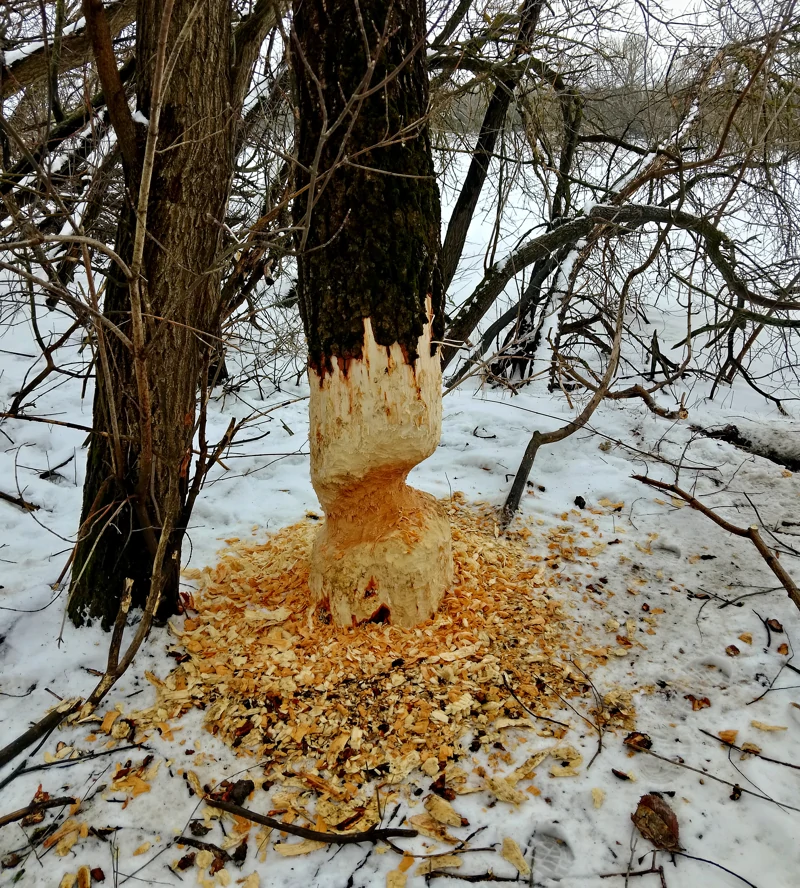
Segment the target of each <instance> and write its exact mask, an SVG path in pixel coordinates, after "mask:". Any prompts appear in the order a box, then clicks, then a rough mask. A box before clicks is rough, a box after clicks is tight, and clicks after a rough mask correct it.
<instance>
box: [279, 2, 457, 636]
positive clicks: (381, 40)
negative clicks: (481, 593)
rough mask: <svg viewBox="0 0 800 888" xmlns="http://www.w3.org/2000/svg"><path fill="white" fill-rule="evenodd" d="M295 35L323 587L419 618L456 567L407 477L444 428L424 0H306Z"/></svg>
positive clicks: (389, 617)
mask: <svg viewBox="0 0 800 888" xmlns="http://www.w3.org/2000/svg"><path fill="white" fill-rule="evenodd" d="M359 12H360V15H361V18H362V22H359V15H358V14H359ZM365 43H368V44H369V49H368V50H367V48H366V47H365ZM292 48H293V65H294V73H295V78H296V82H297V88H298V104H299V115H298V133H297V144H298V154H299V157H298V159H299V167H298V168H299V170H300V171H301V172H300V173H299V174H298V183H297V185H298V188H303V186H306V187H307V191H306V192H305V197H304V198H303V199H300V200H297V201H296V202H295V208H294V212H295V219H296V222H297V223H298V225H299V226H301V227H302V230H303V236H302V239H301V244H300V247H301V251H300V258H299V269H298V271H299V274H298V294H299V299H300V311H301V314H302V318H303V323H304V327H305V331H306V336H307V339H308V347H309V370H308V374H309V382H310V387H311V404H310V420H311V430H310V439H311V477H312V482H313V484H314V489H315V490H316V492H317V495H318V496H319V499H320V502H321V503H322V506H323V508H324V510H325V513H326V516H327V521H326V524H325V526H324V527H323V528H322V530H321V531H320V533H319V536H318V537H317V540H316V542H315V545H314V550H313V554H312V564H311V581H310V582H311V591H312V594H313V596H314V599H315V600H316V601H318V602H321V603H326V604H327V605H328V606H329V608H330V611H331V614H332V616H333V619H334V620H335V622H336V623H338V624H340V625H350V624H352V623H359V622H362V621H366V620H386V621H391V622H392V623H395V624H398V625H402V626H413V625H415V624H417V623H419V622H421V621H423V620H426V619H428V618H430V617H431V616H432V614H433V613H434V612H435V611H436V609H437V607H438V605H439V603H440V601H441V599H442V596H443V594H444V592H445V590H446V589H447V587H448V586H449V584H450V582H451V579H452V553H451V537H450V527H449V523H448V521H447V517H446V515H445V514H444V511H443V510H442V509H441V507H440V506H439V504H438V503H437V502H436V500H435V499H434V498H433V497H432V496H430V495H428V494H425V493H422V492H420V491H418V490H414V489H413V488H411V487H409V486H408V485H407V484H406V478H407V476H408V473H409V472H410V471H411V469H412V468H413V467H414V466H415V465H417V464H418V463H420V462H421V461H422V460H424V459H425V458H426V457H428V456H429V455H430V454H431V453H433V451H434V450H435V448H436V446H437V443H438V441H439V436H440V433H441V371H440V369H439V348H438V345H437V342H438V341H439V340H440V339H441V336H442V332H443V316H442V288H441V280H440V274H439V269H438V265H437V262H438V254H439V221H440V210H439V195H438V190H437V187H436V182H435V179H434V170H433V163H432V159H431V151H430V141H429V138H428V132H427V124H426V120H425V117H426V112H427V105H428V95H427V72H426V70H425V4H424V0H399V2H397V0H395V2H391V0H369V2H362V3H361V4H360V5H358V4H355V3H353V2H352V0H333V2H325V0H295V4H294V32H293V44H292Z"/></svg>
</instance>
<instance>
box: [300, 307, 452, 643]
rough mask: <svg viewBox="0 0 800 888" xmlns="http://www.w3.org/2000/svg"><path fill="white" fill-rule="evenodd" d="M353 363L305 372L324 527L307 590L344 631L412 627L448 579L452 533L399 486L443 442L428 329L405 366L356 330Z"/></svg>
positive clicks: (368, 331)
mask: <svg viewBox="0 0 800 888" xmlns="http://www.w3.org/2000/svg"><path fill="white" fill-rule="evenodd" d="M364 327H365V329H364V347H363V355H362V358H361V359H360V360H356V359H353V360H350V361H348V362H347V363H346V364H345V363H344V362H341V361H339V360H336V361H335V363H334V367H333V371H332V372H329V373H325V375H324V376H323V377H320V376H318V375H317V373H316V371H315V370H314V369H313V368H311V369H310V370H309V381H310V385H311V400H310V421H311V431H310V443H311V479H312V482H313V484H314V489H315V490H316V492H317V495H318V497H319V499H320V502H321V503H322V506H323V508H324V510H325V513H326V516H327V522H326V524H325V525H324V526H323V527H322V529H321V530H320V533H319V535H318V537H317V540H316V542H315V545H314V550H313V553H312V560H311V577H310V586H311V591H312V594H313V596H314V598H315V600H317V601H320V602H322V601H324V602H326V603H327V604H328V606H329V607H330V611H331V614H332V616H333V619H334V621H335V622H336V623H337V624H339V625H342V626H349V625H351V624H353V623H361V622H364V621H365V620H369V619H373V618H376V617H378V618H381V617H382V618H386V619H388V620H390V621H391V622H392V623H395V624H397V625H401V626H414V625H416V624H418V623H420V622H423V621H425V620H427V619H429V618H430V617H431V616H432V615H433V614H434V613H435V611H436V609H437V607H438V606H439V603H440V602H441V599H442V596H443V595H444V592H445V590H446V589H447V588H448V587H449V586H450V584H451V582H452V575H453V566H452V565H453V557H452V551H451V540H450V525H449V522H448V520H447V517H446V515H445V514H444V512H443V510H442V508H441V506H440V505H439V504H438V503H437V502H436V500H435V499H434V498H433V497H432V496H430V495H429V494H426V493H422V492H421V491H418V490H414V489H413V488H411V487H409V486H408V485H407V484H406V478H407V476H408V473H409V472H410V471H411V469H412V468H413V467H414V466H415V465H417V464H418V463H420V462H422V460H424V459H426V458H427V457H428V456H430V455H431V453H433V452H434V450H435V449H436V446H437V444H438V442H439V438H440V435H441V424H442V400H441V370H440V368H439V355H438V353H437V352H436V351H434V352H433V353H432V352H431V347H430V337H431V333H430V324H428V325H426V327H425V331H424V333H423V335H422V336H421V337H420V342H419V348H418V355H419V357H418V358H417V360H416V361H415V362H414V363H413V365H410V364H409V363H407V361H406V360H405V356H404V354H403V351H402V349H401V348H400V346H399V345H397V344H395V345H393V346H392V347H391V348H388V349H387V348H385V347H383V346H379V345H378V344H377V343H376V342H375V338H374V336H373V333H372V327H371V324H370V321H369V319H367V320H366V321H365V324H364Z"/></svg>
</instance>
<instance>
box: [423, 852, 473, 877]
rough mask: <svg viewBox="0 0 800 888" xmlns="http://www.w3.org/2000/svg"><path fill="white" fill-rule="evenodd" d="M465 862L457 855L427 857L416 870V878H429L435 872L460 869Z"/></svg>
mask: <svg viewBox="0 0 800 888" xmlns="http://www.w3.org/2000/svg"><path fill="white" fill-rule="evenodd" d="M462 863H463V860H462V859H461V858H460V857H459V856H458V855H456V854H440V855H438V856H436V857H426V858H425V860H423V861H422V862H421V863H420V864H419V866H418V867H417V868H416V869H415V870H414V875H415V876H427V875H428V873H432V872H433V871H434V870H443V869H458V868H459V867H460V866H461V864H462Z"/></svg>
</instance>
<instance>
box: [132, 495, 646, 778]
mask: <svg viewBox="0 0 800 888" xmlns="http://www.w3.org/2000/svg"><path fill="white" fill-rule="evenodd" d="M446 506H447V509H448V512H449V516H450V521H451V524H452V528H453V554H454V559H455V577H456V579H455V583H454V588H453V589H452V591H451V592H450V593H449V594H448V595H447V596H446V598H445V600H444V602H443V604H442V606H441V609H440V611H439V613H438V614H437V616H436V617H435V618H434V620H432V621H431V622H430V623H428V624H425V625H424V626H422V627H419V628H416V629H401V628H398V627H395V626H392V625H382V624H367V625H362V626H359V627H357V628H352V629H341V628H337V627H335V626H333V625H331V624H330V619H329V616H328V615H327V613H325V612H324V611H323V610H321V609H313V608H311V607H310V606H309V601H310V595H309V591H308V562H309V553H310V549H311V543H312V540H313V537H314V535H315V533H316V532H317V529H318V527H319V518H318V516H314V515H311V514H310V515H309V516H308V517H307V519H306V520H305V521H303V522H300V523H298V524H294V525H292V526H291V527H286V528H284V529H282V530H280V531H278V532H277V533H275V534H273V535H272V536H270V537H269V538H268V539H267V540H266V542H263V543H255V542H253V541H249V542H245V541H241V540H227V541H226V542H227V544H228V546H229V548H228V549H227V550H226V551H225V552H224V553H223V555H222V557H221V560H220V561H219V563H218V564H217V565H216V566H215V567H212V568H206V569H205V570H203V571H193V572H190V573H189V574H188V576H189V577H190V579H192V580H195V581H196V584H197V591H196V592H195V593H194V600H193V610H190V611H189V613H188V615H187V617H186V619H184V620H179V621H177V622H176V623H175V625H173V626H172V629H173V632H174V634H175V635H176V636H177V639H178V642H179V644H178V645H177V646H176V647H175V648H174V649H173V654H174V655H175V656H176V657H177V659H178V661H179V663H178V665H177V666H176V668H175V670H174V671H173V672H172V673H171V674H170V675H169V676H167V677H166V679H164V680H161V679H158V678H156V677H155V676H153V675H148V677H149V678H150V680H151V681H152V682H153V683H154V684H155V685H156V687H157V690H158V702H157V704H156V705H155V706H154V707H153V708H152V709H150V710H148V711H147V712H145V713H138V714H137V720H138V723H139V726H140V727H145V728H146V727H147V726H148V725H150V726H164V727H167V723H168V722H169V721H170V720H172V719H175V718H177V717H180V716H181V715H182V714H184V713H185V712H187V711H188V710H190V709H191V708H192V707H199V708H201V709H203V710H204V711H205V715H204V721H205V727H206V729H207V730H208V731H209V732H210V733H212V734H214V735H216V736H217V737H219V738H221V739H223V740H224V741H225V742H226V743H228V744H230V745H231V746H232V747H234V748H236V749H237V750H238V751H240V752H241V753H246V754H248V755H254V756H258V757H260V758H261V759H264V760H267V761H268V762H270V763H272V767H273V769H274V770H277V771H281V770H283V771H285V772H286V773H291V771H292V769H296V768H302V769H305V772H308V771H313V772H314V773H317V774H320V775H321V774H327V775H328V777H329V778H332V779H334V780H335V781H336V782H337V783H339V781H342V780H345V781H347V782H348V783H350V784H351V785H353V784H356V783H357V784H359V785H361V784H363V783H364V782H366V781H369V780H371V779H381V780H382V781H383V782H384V783H399V782H401V781H402V780H403V779H404V778H405V777H406V776H407V775H408V774H409V773H410V772H411V771H413V770H414V769H415V768H420V769H421V770H422V772H423V773H424V774H426V775H427V776H429V777H434V776H436V775H437V774H439V773H440V772H442V773H443V772H444V771H445V769H446V768H448V766H450V767H451V768H452V767H453V765H452V763H453V762H454V761H456V760H458V759H459V758H461V757H462V756H464V755H465V753H467V749H466V748H465V747H466V746H469V749H470V750H471V751H472V752H477V751H478V750H479V749H481V748H482V749H483V750H484V751H485V752H487V753H489V759H488V760H489V764H490V765H494V766H495V767H496V768H500V767H502V764H509V763H510V762H511V756H510V755H509V753H508V752H507V751H506V749H507V748H509V747H508V743H509V738H511V740H512V742H513V737H514V736H516V734H515V733H514V732H512V733H511V734H509V733H508V732H507V731H506V730H504V729H508V728H513V727H525V728H532V729H533V730H535V731H536V732H537V733H538V734H539V735H541V736H554V737H556V738H560V737H561V736H563V735H564V734H565V733H566V730H565V728H563V727H559V726H558V725H556V724H554V723H553V722H548V721H544V720H541V721H540V720H533V719H531V718H530V717H529V715H528V714H526V713H525V711H524V710H523V708H522V706H520V704H519V703H518V702H517V700H516V699H515V697H514V696H513V695H512V694H511V693H510V690H509V688H511V689H513V691H514V694H516V696H517V697H518V698H519V700H520V701H522V702H523V703H524V704H525V707H527V708H528V709H529V710H530V711H531V712H533V713H536V714H538V715H542V716H548V715H550V716H551V717H552V713H553V712H554V711H555V710H558V711H559V714H558V715H557V717H558V719H559V720H560V721H568V720H569V719H570V718H571V715H572V714H571V713H569V712H568V711H567V710H566V709H565V707H564V702H563V701H566V700H569V699H571V698H576V697H584V696H586V697H588V696H590V695H591V694H592V688H591V682H590V678H589V673H588V669H589V668H590V664H591V663H596V662H598V661H599V662H603V655H602V653H600V652H595V651H594V650H592V652H591V654H590V655H589V656H588V657H584V656H583V655H582V654H581V651H582V649H583V644H584V643H585V641H586V640H585V639H584V640H582V639H581V636H582V634H583V629H582V627H581V626H580V625H578V621H577V620H576V619H575V617H574V615H571V614H570V610H571V608H570V603H569V597H570V596H572V597H573V598H575V597H576V596H577V595H585V592H584V586H585V584H586V583H587V579H586V578H587V577H589V576H590V574H588V573H585V572H586V571H587V570H591V567H590V563H591V559H592V557H594V556H595V555H596V554H597V553H598V552H599V551H600V550H601V549H602V548H603V547H604V546H605V543H604V542H602V541H600V540H599V538H598V535H597V534H596V533H591V532H590V530H591V529H592V528H593V529H594V530H595V531H596V530H597V526H596V525H595V524H594V523H593V519H592V518H591V516H588V515H586V513H583V516H579V515H578V513H574V516H573V517H574V519H576V520H574V521H573V523H572V524H571V525H569V526H566V527H563V526H562V527H556V528H553V529H551V530H549V531H545V530H544V528H542V537H540V538H536V540H535V542H536V547H537V548H538V549H539V551H540V553H541V554H534V552H533V551H532V549H531V545H530V542H529V539H530V537H531V536H532V531H531V529H530V527H521V528H518V529H517V530H516V531H512V532H510V533H509V534H507V535H504V536H500V535H499V533H498V526H497V522H496V513H495V511H494V510H493V509H492V508H490V507H489V506H482V505H474V504H472V505H470V504H467V503H466V501H465V499H464V497H463V496H462V495H460V494H455V495H454V496H453V497H452V499H451V500H449V501H448V502H447V503H446ZM562 518H563V519H565V520H566V519H567V518H568V516H567V515H566V514H564V515H563V516H562ZM540 523H542V522H540ZM576 525H577V526H576ZM545 534H546V536H545ZM599 536H602V534H600V535H599ZM593 566H595V567H596V566H597V564H596V562H595V564H594V565H593ZM567 572H569V574H571V576H569V575H567ZM578 578H580V579H578ZM556 587H558V589H557V591H556ZM586 653H587V654H589V651H586ZM578 658H579V659H578ZM576 659H577V662H580V663H581V664H582V665H577V664H576ZM628 703H629V700H628ZM579 705H580V704H579ZM582 708H583V710H584V711H590V710H589V709H588V708H587V707H586V706H582ZM620 710H621V714H620ZM617 715H618V717H619V718H620V720H623V719H625V718H627V717H628V716H629V715H630V710H627V711H626V710H625V709H624V708H622V707H618V709H617ZM501 730H502V731H503V734H502V735H501V734H500V731H501ZM501 740H503V741H505V744H506V745H505V746H504V745H503V743H498V741H501ZM498 750H499V751H498ZM339 785H341V784H339Z"/></svg>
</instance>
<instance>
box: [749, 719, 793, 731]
mask: <svg viewBox="0 0 800 888" xmlns="http://www.w3.org/2000/svg"><path fill="white" fill-rule="evenodd" d="M750 724H751V725H752V726H753V727H754V728H757V729H758V730H759V731H787V730H788V728H787V727H786V726H785V725H768V724H765V723H764V722H760V721H751V722H750Z"/></svg>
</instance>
